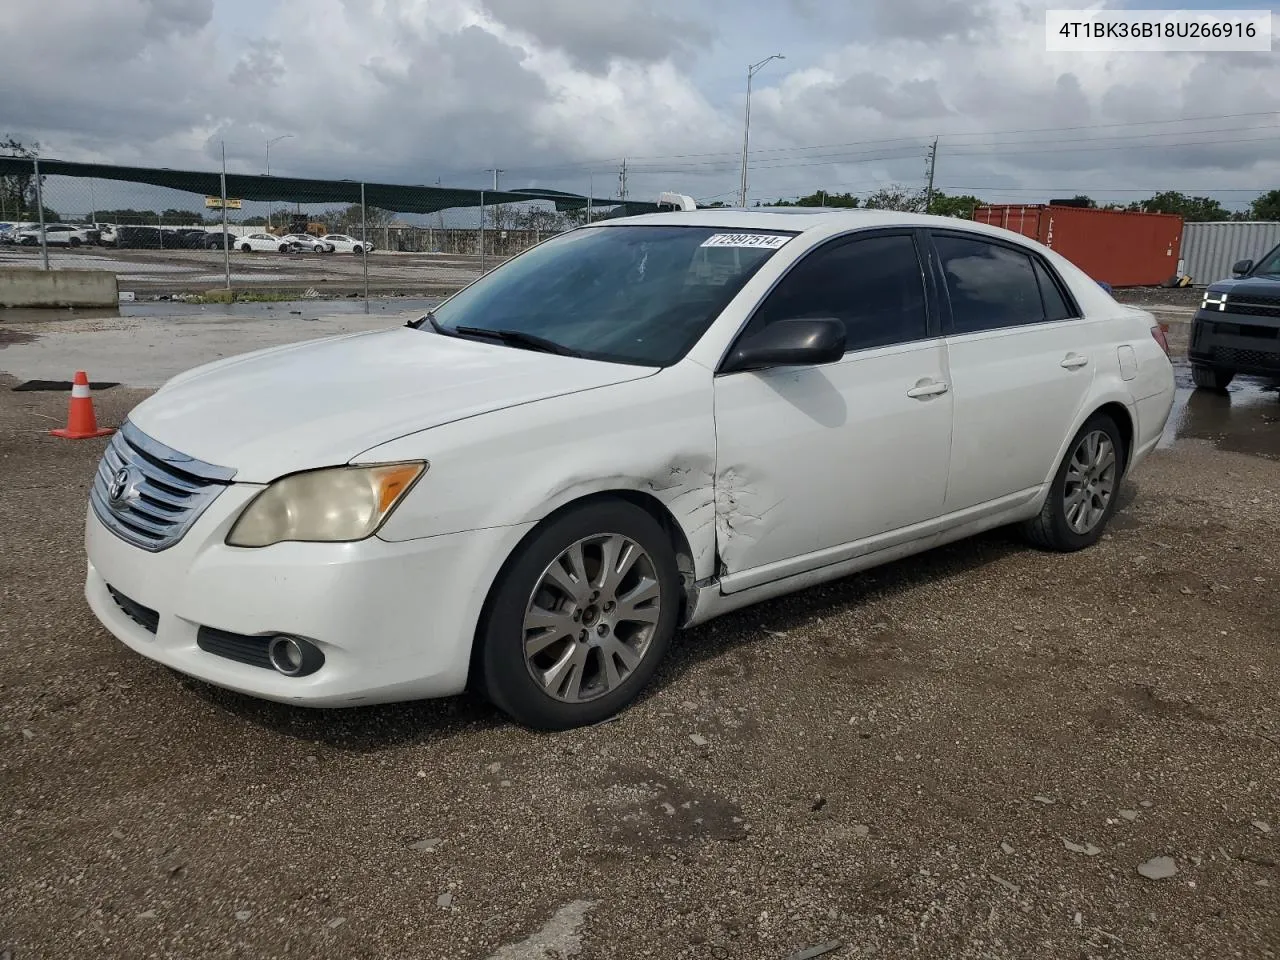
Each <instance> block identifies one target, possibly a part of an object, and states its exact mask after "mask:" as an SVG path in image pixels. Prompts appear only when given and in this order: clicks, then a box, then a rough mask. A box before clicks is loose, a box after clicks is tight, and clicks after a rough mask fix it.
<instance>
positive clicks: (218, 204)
mask: <svg viewBox="0 0 1280 960" xmlns="http://www.w3.org/2000/svg"><path fill="white" fill-rule="evenodd" d="M204 205H205V206H206V207H212V208H213V209H214V210H221V209H222V198H221V197H205V198H204ZM227 209H228V210H239V209H240V201H239V200H233V199H231V198H230V197H228V198H227Z"/></svg>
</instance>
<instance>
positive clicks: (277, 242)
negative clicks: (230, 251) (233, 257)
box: [236, 233, 293, 253]
mask: <svg viewBox="0 0 1280 960" xmlns="http://www.w3.org/2000/svg"><path fill="white" fill-rule="evenodd" d="M236 249H237V250H242V251H243V252H245V253H254V252H264V251H271V252H273V253H288V252H289V251H290V250H292V249H293V244H291V243H290V242H289V241H287V240H285V239H284V238H283V237H273V236H272V235H271V234H269V233H251V234H249V236H247V237H237V238H236Z"/></svg>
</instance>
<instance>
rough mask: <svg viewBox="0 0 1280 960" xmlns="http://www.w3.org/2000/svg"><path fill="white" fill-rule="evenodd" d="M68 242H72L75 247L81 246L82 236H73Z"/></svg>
mask: <svg viewBox="0 0 1280 960" xmlns="http://www.w3.org/2000/svg"><path fill="white" fill-rule="evenodd" d="M67 242H68V243H70V244H71V246H73V247H78V246H80V238H79V237H72V238H71V239H70V240H69V241H67Z"/></svg>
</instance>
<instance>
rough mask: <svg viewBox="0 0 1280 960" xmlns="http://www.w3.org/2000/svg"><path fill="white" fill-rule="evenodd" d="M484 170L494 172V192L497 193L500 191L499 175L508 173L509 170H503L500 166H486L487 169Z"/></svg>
mask: <svg viewBox="0 0 1280 960" xmlns="http://www.w3.org/2000/svg"><path fill="white" fill-rule="evenodd" d="M484 172H485V173H492V174H493V192H494V193H497V192H498V177H499V176H501V175H502V174H504V173H506V172H507V171H505V170H501V169H499V168H498V167H488V168H486V169H485V171H484Z"/></svg>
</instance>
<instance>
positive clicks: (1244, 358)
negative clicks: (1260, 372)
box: [1213, 347, 1280, 367]
mask: <svg viewBox="0 0 1280 960" xmlns="http://www.w3.org/2000/svg"><path fill="white" fill-rule="evenodd" d="M1213 359H1214V362H1215V363H1221V364H1226V365H1232V364H1234V365H1236V366H1241V367H1280V351H1278V352H1272V351H1270V350H1240V349H1238V348H1236V347H1214V348H1213Z"/></svg>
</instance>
